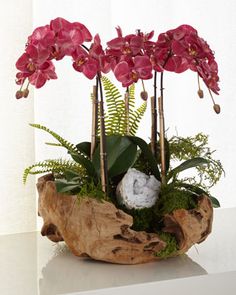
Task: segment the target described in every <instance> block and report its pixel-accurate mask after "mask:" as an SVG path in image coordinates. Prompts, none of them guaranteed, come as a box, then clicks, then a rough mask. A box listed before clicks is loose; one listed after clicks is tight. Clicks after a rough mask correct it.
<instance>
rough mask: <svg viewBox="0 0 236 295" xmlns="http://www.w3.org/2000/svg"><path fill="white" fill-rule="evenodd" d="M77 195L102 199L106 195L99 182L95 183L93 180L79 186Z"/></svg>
mask: <svg viewBox="0 0 236 295" xmlns="http://www.w3.org/2000/svg"><path fill="white" fill-rule="evenodd" d="M79 197H89V198H96V199H97V200H100V201H102V200H104V199H106V198H107V197H106V196H105V194H104V192H103V191H102V185H101V183H98V184H95V183H94V182H93V181H90V182H89V181H88V182H85V183H84V184H83V186H81V188H80V191H79Z"/></svg>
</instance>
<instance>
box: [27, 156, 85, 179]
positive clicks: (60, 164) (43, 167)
mask: <svg viewBox="0 0 236 295" xmlns="http://www.w3.org/2000/svg"><path fill="white" fill-rule="evenodd" d="M66 171H73V172H75V173H78V174H80V175H81V176H83V175H85V171H84V169H83V168H82V167H81V166H80V165H78V164H77V163H75V162H73V161H71V160H63V159H55V160H45V161H43V162H38V163H36V164H34V165H31V166H29V167H27V168H26V169H25V170H24V173H23V183H26V181H27V178H28V176H29V174H31V175H35V174H42V173H47V172H51V173H54V174H60V175H61V174H64V173H65V172H66Z"/></svg>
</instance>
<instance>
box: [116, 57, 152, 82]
mask: <svg viewBox="0 0 236 295" xmlns="http://www.w3.org/2000/svg"><path fill="white" fill-rule="evenodd" d="M132 63H133V65H132ZM114 74H115V76H116V78H117V80H118V81H120V82H121V83H122V86H124V87H128V86H129V85H131V84H133V83H134V82H137V81H138V80H139V79H142V80H147V79H151V78H152V64H151V62H150V59H149V57H148V56H135V57H134V58H133V60H132V62H131V61H130V62H129V63H128V62H127V61H125V60H124V61H121V62H119V63H118V64H117V65H116V67H115V69H114Z"/></svg>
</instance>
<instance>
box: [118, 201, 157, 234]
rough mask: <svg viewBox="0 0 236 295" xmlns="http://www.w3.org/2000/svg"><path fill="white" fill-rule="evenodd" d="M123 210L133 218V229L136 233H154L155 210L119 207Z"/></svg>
mask: <svg viewBox="0 0 236 295" xmlns="http://www.w3.org/2000/svg"><path fill="white" fill-rule="evenodd" d="M118 207H119V208H120V209H121V210H123V211H124V212H126V213H127V214H129V215H131V216H132V217H133V225H132V229H133V230H135V231H147V232H150V231H153V228H152V227H153V224H154V218H155V216H154V212H153V208H143V209H127V208H126V207H124V206H118Z"/></svg>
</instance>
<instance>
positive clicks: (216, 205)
mask: <svg viewBox="0 0 236 295" xmlns="http://www.w3.org/2000/svg"><path fill="white" fill-rule="evenodd" d="M209 198H210V200H211V202H212V206H213V207H214V208H219V207H220V202H219V201H218V200H217V199H216V198H215V197H212V196H209Z"/></svg>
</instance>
